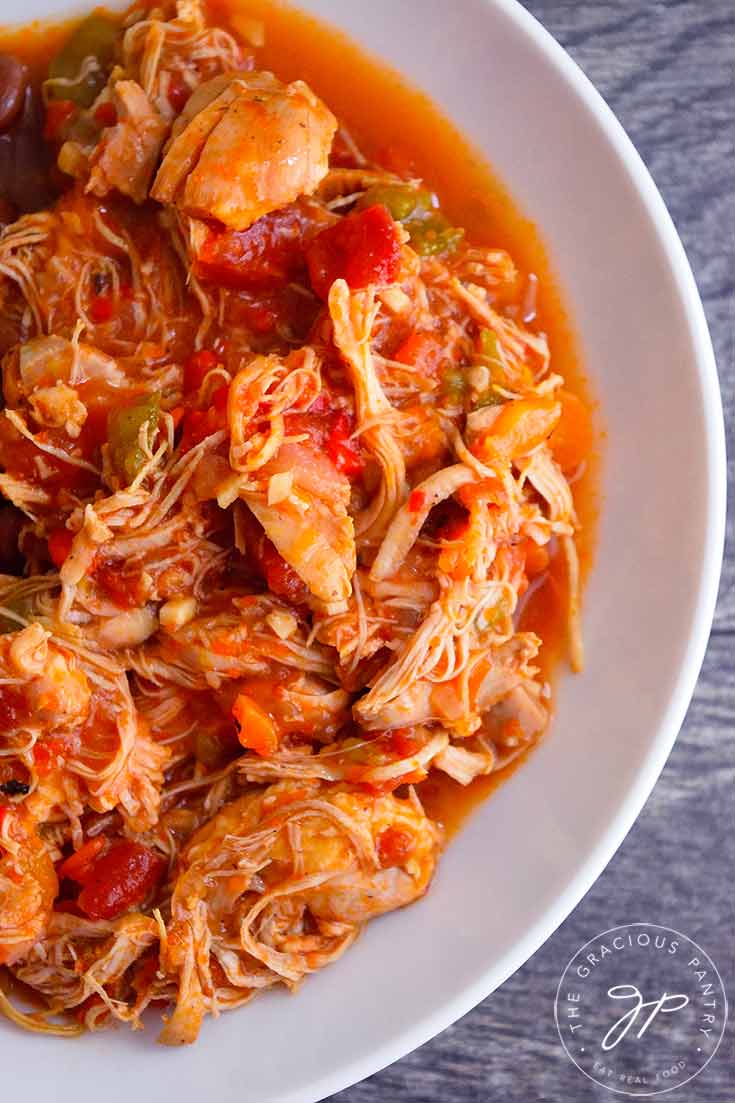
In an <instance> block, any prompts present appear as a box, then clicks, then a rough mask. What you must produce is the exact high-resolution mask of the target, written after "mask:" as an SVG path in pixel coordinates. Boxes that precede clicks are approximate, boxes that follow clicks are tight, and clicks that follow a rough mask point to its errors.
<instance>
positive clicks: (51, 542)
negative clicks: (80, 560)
mask: <svg viewBox="0 0 735 1103" xmlns="http://www.w3.org/2000/svg"><path fill="white" fill-rule="evenodd" d="M73 541H74V533H73V532H70V531H69V529H66V528H58V529H52V530H51V532H50V533H49V535H48V553H49V555H50V556H51V562H52V563H53V565H54V566H55V567H58V568H61V567H63V565H64V563H65V562H66V559H67V556H68V555H69V552H70V551H71V546H72V543H73Z"/></svg>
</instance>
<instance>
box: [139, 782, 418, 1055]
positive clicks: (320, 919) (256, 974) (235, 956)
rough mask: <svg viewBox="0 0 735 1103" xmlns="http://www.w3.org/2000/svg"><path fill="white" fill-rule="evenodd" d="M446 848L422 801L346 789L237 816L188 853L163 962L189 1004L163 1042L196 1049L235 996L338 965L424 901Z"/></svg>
mask: <svg viewBox="0 0 735 1103" xmlns="http://www.w3.org/2000/svg"><path fill="white" fill-rule="evenodd" d="M439 842H440V835H439V830H438V828H437V827H436V825H435V824H433V823H432V822H431V820H429V819H427V817H426V816H425V815H424V814H423V812H422V811H421V809H420V807H419V806H418V804H417V803H415V802H414V801H410V800H398V799H397V798H396V797H393V796H388V795H384V796H376V795H370V794H368V793H365V792H362V791H359V790H358V789H355V788H351V787H349V786H344V785H338V786H330V785H325V784H323V783H320V782H317V781H299V782H279V783H277V784H275V785H271V786H270V787H269V788H267V789H265V790H260V791H258V792H253V793H248V794H246V795H245V796H244V797H241V798H240V799H239V800H236V801H234V802H233V803H231V804H228V805H226V806H225V807H224V808H223V809H222V811H221V812H220V813H219V814H218V815H217V816H215V817H214V819H212V820H210V821H209V823H207V824H205V825H204V827H202V828H201V829H200V830H199V831H198V832H197V833H196V834H195V835H194V836H193V838H192V839H191V841H190V842H189V844H188V845H187V847H186V849H185V850H184V852H183V854H182V860H181V865H180V870H179V876H178V878H177V881H176V884H175V886H174V893H173V897H172V900H171V916H172V922H171V925H170V927H169V929H168V932H167V940H166V945H165V947H163V948H162V949H163V952H162V955H161V968H162V970H163V971H164V972H165V973H167V974H168V975H169V976H171V977H173V978H176V979H177V983H178V1000H177V1007H176V1010H175V1012H174V1014H173V1015H172V1017H171V1019H170V1021H169V1022H168V1024H167V1026H166V1028H165V1030H164V1032H163V1034H162V1036H161V1041H162V1042H164V1043H166V1044H168V1045H180V1044H182V1043H185V1042H191V1041H193V1040H194V1039H195V1038H196V1035H197V1033H198V1030H199V1025H200V1023H201V1019H202V1017H203V1016H204V1014H205V1013H206V1012H207V1011H209V1010H212V1009H213V1008H215V1007H216V1006H218V1005H219V1004H220V1003H221V1000H222V997H223V996H224V997H225V1001H226V1002H227V999H228V997H227V990H228V989H229V990H230V993H232V991H233V990H234V991H236V990H237V989H238V988H241V989H244V990H245V992H246V994H247V992H248V991H250V992H252V991H254V990H257V989H259V988H264V987H267V986H269V985H272V984H274V983H277V982H281V983H285V984H287V985H289V986H293V985H295V984H297V983H298V982H299V981H300V980H302V978H303V977H304V976H305V975H306V974H308V973H311V972H314V971H315V970H316V969H319V968H321V967H322V966H324V965H326V964H328V963H329V962H331V961H333V960H334V959H335V958H336V957H338V956H339V955H340V954H341V953H343V952H344V950H345V949H346V948H347V947H348V946H349V945H350V944H351V942H352V941H353V940H354V938H355V936H356V934H357V933H358V931H359V928H360V926H361V925H362V924H363V923H365V922H367V920H369V919H372V918H374V917H375V916H378V915H381V914H383V913H384V912H387V911H391V910H393V909H395V908H400V907H403V906H404V905H405V904H410V903H411V902H412V901H414V900H416V899H418V897H420V896H421V895H423V893H424V892H425V891H426V889H427V887H428V884H429V881H430V880H431V877H432V874H433V872H434V867H435V864H436V858H437V852H438V848H439ZM213 961H216V962H217V963H218V965H219V967H220V969H219V970H218V971H217V972H219V973H221V972H222V971H223V972H224V974H225V976H226V979H227V984H226V985H222V986H221V987H220V986H217V985H216V981H215V972H214V971H213V970H212V962H213ZM223 989H224V991H223ZM229 1000H230V1001H232V995H230V996H229Z"/></svg>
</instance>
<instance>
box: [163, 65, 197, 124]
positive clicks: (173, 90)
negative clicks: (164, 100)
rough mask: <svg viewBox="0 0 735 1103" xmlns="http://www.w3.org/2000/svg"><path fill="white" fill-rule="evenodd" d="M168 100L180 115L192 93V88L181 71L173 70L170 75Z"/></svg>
mask: <svg viewBox="0 0 735 1103" xmlns="http://www.w3.org/2000/svg"><path fill="white" fill-rule="evenodd" d="M166 95H167V97H168V102H169V103H170V104H171V106H172V108H173V109H174V111H175V112H176V114H177V115H178V114H179V112H180V111H182V110H183V109H184V106H185V104H186V101H187V100H188V99H189V96H190V95H191V88H190V87H189V85H188V84H187V83H186V81H185V80H184V78H183V77H182V75H181V73H177V72H173V73H169V75H168V92H167V93H166Z"/></svg>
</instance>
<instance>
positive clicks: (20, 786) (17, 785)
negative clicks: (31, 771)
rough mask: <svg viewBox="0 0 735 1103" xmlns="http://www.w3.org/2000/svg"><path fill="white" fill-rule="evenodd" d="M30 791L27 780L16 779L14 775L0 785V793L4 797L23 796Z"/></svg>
mask: <svg viewBox="0 0 735 1103" xmlns="http://www.w3.org/2000/svg"><path fill="white" fill-rule="evenodd" d="M30 791H31V787H30V785H29V784H28V782H27V781H18V779H17V778H14V777H11V779H10V781H4V782H3V784H2V785H0V793H2V794H3V795H4V796H6V797H25V796H27V794H28V793H30Z"/></svg>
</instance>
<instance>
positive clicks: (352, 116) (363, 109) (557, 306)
mask: <svg viewBox="0 0 735 1103" xmlns="http://www.w3.org/2000/svg"><path fill="white" fill-rule="evenodd" d="M207 7H208V9H209V11H210V13H211V15H212V17H213V18H214V19H216V20H217V21H219V22H220V23H222V24H225V25H227V24H230V25H232V27H233V29H234V30H235V32H236V33H237V22H238V15H239V16H245V17H246V18H250V19H255V20H258V21H260V22H262V24H263V25H264V28H265V44H264V46H263V47H260V48H258V49H257V51H256V57H257V63H258V66H259V68H265V69H270V70H272V71H273V72H274V73H275V74H276V75H277V76H279V77H280V78H281V79H283V80H295V79H302V80H305V81H306V82H307V83H308V84H309V85H310V86H311V87H312V88H313V89H314V91H315V92H316V93H317V94H318V95H319V96H321V97H322V98H323V99H324V100H325V102H326V103H327V104H328V105H329V107H330V108H331V109H332V111H334V113H335V114H336V115H337V116H338V117H339V119H340V120H341V121H342V122H344V123H345V124H346V125H347V127H348V128H349V130H350V133H351V134H352V136H353V137H354V138H355V140H356V142H357V144H358V146H359V147H360V148H361V149H362V150H363V152H364V153H365V154H366V155H367V156H368V157H371V158H374V159H376V160H378V161H383V162H387V163H389V164H390V165H391V167H395V168H397V169H398V168H399V167H402V168H404V169H407V170H409V171H410V172H411V174H412V175H415V176H419V177H421V178H422V179H423V180H424V181H425V182H426V184H427V185H428V186H429V187H431V188H432V189H433V190H434V191H436V192H437V194H438V195H439V197H440V200H441V206H442V209H443V210H444V211H445V212H446V214H447V215H448V216H449V218H450V219H451V220H452V221H453V222H454V223H455V224H456V225H458V226H463V227H465V229H466V231H467V237H468V239H469V240H470V241H473V242H476V243H478V244H482V245H488V246H495V247H499V248H502V249H506V250H507V251H508V252H509V253H510V254H511V256H512V257H513V259H514V260H515V262H516V264H517V266H518V267H519V268H520V269H521V271H522V272H524V273H526V274H529V273H535V275H536V276H537V277H538V281H539V286H538V296H537V318H536V321H535V323H534V324H535V327H536V328H537V329H539V330H541V331H543V332H545V333H546V334H547V336H548V339H549V345H550V349H551V362H552V365H553V369H554V370H555V371H556V372H559V373H560V374H561V375H563V376H564V378H565V380H566V387H567V389H568V390H571V391H573V392H574V393H576V394H578V395H579V396H580V397H581V398H582V399H583V400H584V401H585V402H586V403H587V404H588V405H590V406H592V407H593V408H595V406H596V404H595V402H594V401H593V398H592V395H591V393H590V390H589V387H588V384H587V381H586V379H585V375H584V372H583V369H582V366H581V364H580V362H579V358H578V353H577V346H576V341H575V337H574V332H573V328H572V325H571V323H570V321H569V318H568V315H567V313H566V310H565V308H564V305H563V297H562V294H561V290H560V288H559V286H558V283H557V281H556V279H555V276H554V270H553V265H552V262H551V260H550V259H549V257H548V255H547V253H546V250H545V248H544V245H543V240H542V236H541V233H540V232H539V230H538V228H537V227H536V226H535V224H534V223H533V221H532V220H531V219H530V218H529V217H528V215H527V214H526V213H525V212H522V211H521V210H519V208H518V207H517V206H516V204H515V203H514V202H513V200H512V198H511V196H510V195H509V194H508V192H507V190H506V189H505V188H504V186H503V185H502V183H501V182H500V181H499V179H498V178H497V176H495V174H494V173H493V171H492V169H491V167H490V166H489V164H488V163H487V161H486V159H485V157H484V155H483V154H482V153H481V152H480V151H479V150H477V149H476V148H475V147H474V146H473V145H472V144H471V143H470V142H468V141H467V139H466V138H464V137H463V135H462V134H461V132H460V131H458V130H457V128H456V127H455V126H454V124H453V123H452V122H451V121H450V120H449V119H448V118H446V117H445V116H444V115H443V114H442V112H441V111H440V110H439V108H438V107H437V106H436V105H435V104H433V103H432V101H431V100H430V99H429V97H428V96H427V95H425V94H424V93H423V92H421V91H419V90H418V89H416V88H414V87H412V86H411V85H409V84H408V83H407V82H406V81H405V80H404V79H403V78H402V77H401V75H400V74H399V73H398V72H397V71H396V70H394V69H392V68H391V67H390V66H387V65H385V64H384V63H383V62H381V61H380V60H379V59H377V58H376V57H373V56H372V55H370V54H369V53H368V52H366V51H365V50H364V49H363V48H361V47H360V46H358V45H357V43H356V42H354V41H353V40H352V39H350V38H349V37H347V36H346V35H345V34H343V33H342V32H339V31H336V30H335V29H334V28H332V27H330V26H329V25H327V24H324V23H322V22H320V21H319V20H317V19H315V18H314V17H313V16H310V15H307V14H306V13H304V12H301V11H299V10H298V9H296V8H293V7H291V6H290V5H288V4H285V3H282V2H278V0H207ZM76 22H77V20H72V21H69V22H67V23H63V24H54V25H48V24H43V23H34V24H31V25H30V26H27V27H24V28H23V29H17V30H15V29H14V30H11V31H7V32H5V33H0V49H2V50H6V51H8V52H11V53H15V54H16V55H17V56H19V57H21V58H22V59H23V60H24V61H26V62H27V63H28V64H29V65H30V66H31V68H32V70H33V72H34V73H35V74H36V75H40V74H42V73H43V71H44V70H45V67H46V65H47V64H48V61H49V60H50V58H51V57H53V56H54V54H55V53H56V52H57V51H58V49H59V47H60V45H61V44H62V43H63V41H64V39H65V37H66V36H67V35H68V34H69V31H70V29H71V28H72V27H73V26H74V24H75V23H76ZM368 87H369V89H370V96H369V97H367V96H365V94H364V90H365V88H368ZM376 120H379V123H377V124H376ZM599 437H600V433H599V430H598V439H599ZM599 465H600V457H599V451H598V450H596V451H595V453H594V454H593V455H592V456H590V458H589V460H588V462H587V464H586V469H585V471H584V473H583V475H582V476H581V478H579V479H578V480H577V482H576V483H575V485H574V488H573V490H574V501H575V507H576V510H577V514H578V517H579V521H580V524H581V530H580V533H579V535H578V537H577V547H578V552H579V558H580V569H581V573H582V578H583V579H584V577H585V575H586V574H587V572H588V571H589V568H590V566H591V563H592V556H593V552H594V543H595V530H596V518H597V512H598V504H599V499H598V489H597V488H598V485H599ZM566 599H567V584H566V577H565V569H564V564H563V562H562V558H561V556H556V557H555V558H554V559H552V562H551V566H550V569H549V571H548V577H547V579H546V581H545V582H544V585H543V586H541V587H540V588H539V589H537V590H536V591H535V593H534V595H533V596H532V598H531V599H530V601H529V602H528V604H527V606H526V610H525V612H524V616H523V622H522V627H523V629H524V630H529V631H535V632H537V633H538V635H539V636H540V637H541V638H542V639H543V647H542V650H541V655H540V656H539V665H540V666H541V669H542V671H543V674H544V676H545V677H546V678H547V679H549V680H550V681H552V682H553V679H554V675H555V674H556V673H557V672H558V670H559V668H560V667H561V666H563V664H564V662H565V659H566V617H565V608H566ZM527 753H528V752H525V753H524V754H522V755H520V756H519V757H518V758H517V759H515V760H514V761H513V762H512V763H511V764H510V765H509V766H508V767H506V768H505V769H504V770H499V771H497V772H496V773H494V774H492V775H491V776H490V777H487V778H480V779H478V780H477V781H475V782H474V783H473V784H472V785H470V786H469V787H467V788H463V787H462V786H460V785H458V784H457V783H456V782H454V781H452V780H451V779H450V778H447V777H445V776H444V775H437V777H436V778H434V777H432V778H430V779H428V780H427V781H426V782H424V783H422V785H421V786H420V795H421V798H422V800H423V802H424V805H425V807H426V810H427V812H428V813H429V814H430V815H431V816H433V817H435V818H437V819H439V820H440V821H441V822H442V823H443V824H444V826H445V827H446V829H447V833H448V834H449V835H451V834H452V833H453V832H454V831H456V830H457V828H458V827H459V826H460V825H461V823H462V822H463V820H464V819H465V818H466V816H467V815H468V813H469V812H470V811H471V810H472V809H473V808H474V807H475V806H476V805H477V804H478V803H479V802H480V801H482V800H484V799H485V798H486V797H487V796H488V794H489V793H491V792H492V791H493V790H494V789H495V788H497V786H498V785H500V784H501V783H502V782H503V781H505V780H506V779H507V778H508V776H509V775H510V774H511V773H512V772H513V771H514V770H515V769H516V768H517V766H519V765H520V764H521V763H522V762H523V761H524V759H525V758H526V757H527Z"/></svg>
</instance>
